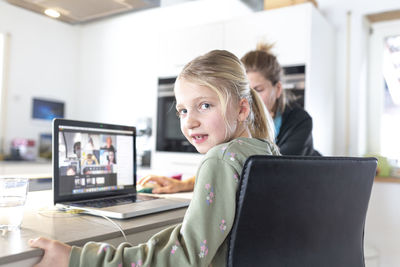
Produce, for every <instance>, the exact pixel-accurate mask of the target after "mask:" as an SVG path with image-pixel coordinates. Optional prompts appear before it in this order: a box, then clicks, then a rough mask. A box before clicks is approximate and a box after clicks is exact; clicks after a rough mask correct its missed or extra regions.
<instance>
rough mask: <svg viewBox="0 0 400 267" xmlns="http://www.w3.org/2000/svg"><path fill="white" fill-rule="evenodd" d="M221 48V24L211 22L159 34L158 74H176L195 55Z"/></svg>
mask: <svg viewBox="0 0 400 267" xmlns="http://www.w3.org/2000/svg"><path fill="white" fill-rule="evenodd" d="M214 49H223V24H222V23H212V24H206V25H200V26H196V27H191V28H183V29H178V30H176V29H175V30H171V31H165V32H162V33H161V34H160V49H159V51H160V57H159V58H160V66H159V72H158V73H159V75H160V76H169V75H171V74H172V75H176V74H178V73H179V71H180V70H181V69H182V67H183V66H184V65H185V64H186V63H188V62H189V61H191V60H192V59H194V58H195V57H197V56H199V55H202V54H204V53H207V52H208V51H211V50H214Z"/></svg>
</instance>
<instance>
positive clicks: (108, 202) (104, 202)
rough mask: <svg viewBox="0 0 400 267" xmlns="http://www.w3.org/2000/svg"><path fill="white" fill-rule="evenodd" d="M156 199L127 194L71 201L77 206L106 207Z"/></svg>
mask: <svg viewBox="0 0 400 267" xmlns="http://www.w3.org/2000/svg"><path fill="white" fill-rule="evenodd" d="M152 199H157V198H155V197H152V196H143V195H137V196H129V197H118V198H108V199H101V200H99V199H95V200H87V201H83V202H76V203H72V204H71V205H73V206H78V207H93V208H106V207H110V206H117V205H125V204H130V203H138V202H142V201H146V200H152Z"/></svg>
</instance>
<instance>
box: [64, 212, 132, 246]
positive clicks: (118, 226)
mask: <svg viewBox="0 0 400 267" xmlns="http://www.w3.org/2000/svg"><path fill="white" fill-rule="evenodd" d="M66 210H67V212H74V213H75V212H84V213H88V214H94V215H97V216H100V217H103V218H104V219H106V220H107V221H109V222H110V223H112V224H113V225H114V226H115V227H117V228H118V230H119V231H120V232H121V234H122V236H123V237H124V239H125V241H126V242H128V239H127V238H126V235H125V232H124V230H122V227H121V225H119V224H118V223H116V222H114V221H113V220H111V219H110V218H108V217H107V216H105V215H103V214H100V213H98V212H96V211H95V210H90V209H85V208H71V209H69V208H68V209H66Z"/></svg>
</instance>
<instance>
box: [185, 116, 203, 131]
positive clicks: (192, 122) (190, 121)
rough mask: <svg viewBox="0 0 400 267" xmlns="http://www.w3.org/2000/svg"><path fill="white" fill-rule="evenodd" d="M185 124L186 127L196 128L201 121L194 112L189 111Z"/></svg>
mask: <svg viewBox="0 0 400 267" xmlns="http://www.w3.org/2000/svg"><path fill="white" fill-rule="evenodd" d="M185 124H186V128H188V129H194V128H196V127H198V126H199V125H200V122H199V120H198V119H197V117H196V116H195V115H194V114H193V113H192V112H188V114H187V115H186V121H185Z"/></svg>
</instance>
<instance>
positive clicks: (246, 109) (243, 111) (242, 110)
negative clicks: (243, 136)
mask: <svg viewBox="0 0 400 267" xmlns="http://www.w3.org/2000/svg"><path fill="white" fill-rule="evenodd" d="M249 114H250V105H249V101H248V100H247V99H246V98H242V99H241V100H240V101H239V117H238V121H245V120H246V119H247V117H248V116H249Z"/></svg>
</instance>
